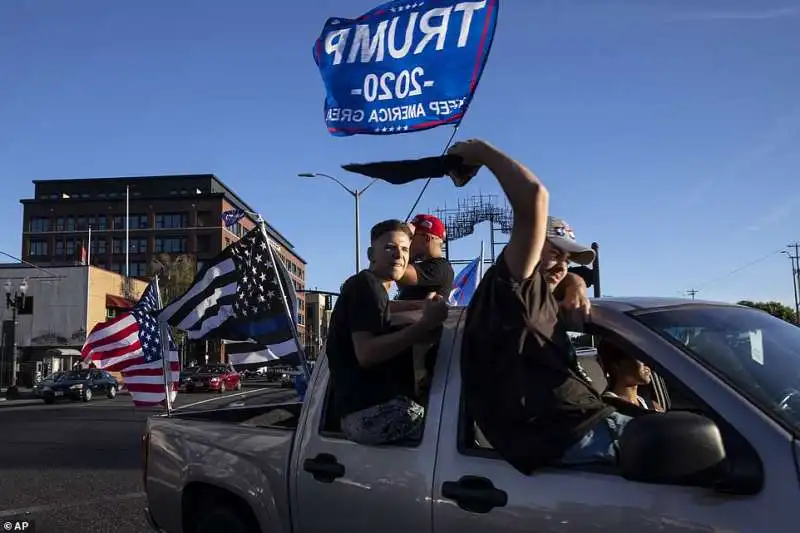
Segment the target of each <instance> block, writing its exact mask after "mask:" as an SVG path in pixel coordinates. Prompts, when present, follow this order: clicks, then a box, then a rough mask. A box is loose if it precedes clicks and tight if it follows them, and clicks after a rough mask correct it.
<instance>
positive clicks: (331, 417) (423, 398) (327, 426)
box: [319, 342, 439, 446]
mask: <svg viewBox="0 0 800 533" xmlns="http://www.w3.org/2000/svg"><path fill="white" fill-rule="evenodd" d="M422 346H424V348H426V349H427V351H426V352H425V358H426V359H427V360H428V361H434V360H435V357H436V354H437V352H438V350H439V343H438V342H437V343H435V344H432V345H431V344H426V345H422ZM417 348H418V347H417ZM399 357H413V350H408V353H407V354H404V355H401V356H399ZM430 368H432V366H431V367H430ZM430 377H432V376H429V378H430ZM334 387H335V385H334V384H333V381H332V380H331V379H329V381H328V384H327V387H326V390H325V401H324V403H323V406H322V416H321V417H320V426H319V433H320V435H321V436H323V437H326V438H334V439H345V436H344V434H343V433H342V427H341V416H340V415H339V414H338V413H337V411H336V408H335V404H334V401H333V394H334ZM427 395H428V392H427V390H426V389H424V388H423V390H422V391H421V392H420V395H419V397H415V398H414V400H415V401H416V402H417V403H419V404H420V405H424V406H427V403H428V402H427ZM421 438H422V436H420V439H414V440H413V441H398V442H395V443H391V444H385V445H384V446H392V445H396V446H409V445H417V444H419V442H420V440H421Z"/></svg>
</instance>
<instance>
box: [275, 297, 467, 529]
mask: <svg viewBox="0 0 800 533" xmlns="http://www.w3.org/2000/svg"><path fill="white" fill-rule="evenodd" d="M459 315H460V313H456V312H451V318H449V319H448V320H447V322H445V327H444V333H443V335H442V340H441V342H440V344H439V352H438V356H437V358H438V360H437V365H436V369H435V371H434V377H433V384H432V387H431V393H430V397H429V402H428V412H427V413H426V420H425V429H424V435H423V437H422V440H421V442H418V443H404V444H392V445H381V446H364V445H361V444H356V443H354V442H351V441H348V440H346V439H344V437H343V436H342V435H341V433H338V432H337V427H336V421H331V420H325V416H324V415H325V413H326V410H325V403H326V400H327V398H328V385H329V372H328V365H327V360H325V359H324V358H323V359H321V360H319V361H318V362H317V367H318V368H316V369H315V371H314V378H313V379H312V384H311V386H312V387H313V389H310V390H311V393H310V394H309V395H308V397H307V398H306V402H307V403H308V405H307V406H306V412H307V413H308V414H307V416H306V418H304V420H303V421H302V422H301V427H302V434H299V435H298V436H297V439H299V442H298V443H297V444H296V445H295V453H294V460H293V465H292V468H293V469H294V470H293V472H294V475H293V478H292V479H293V483H292V484H291V485H290V493H291V495H292V498H293V499H294V502H295V504H294V509H293V512H292V520H293V522H294V525H295V531H297V532H299V533H340V532H342V531H347V532H348V533H375V532H377V531H386V532H396V533H411V532H413V533H432V524H431V512H432V509H431V506H432V502H431V489H432V486H433V471H434V465H435V460H436V441H437V438H438V430H439V419H440V413H441V404H442V401H443V399H444V384H445V380H446V374H447V367H446V365H447V362H448V360H449V355H450V354H449V353H445V352H447V350H448V349H452V346H453V342H452V338H453V333H454V331H455V327H456V325H457V321H458V316H459Z"/></svg>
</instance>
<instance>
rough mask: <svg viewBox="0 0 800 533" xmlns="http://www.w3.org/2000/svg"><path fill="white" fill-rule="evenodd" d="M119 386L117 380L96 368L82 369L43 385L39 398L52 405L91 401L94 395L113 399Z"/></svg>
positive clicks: (71, 371)
mask: <svg viewBox="0 0 800 533" xmlns="http://www.w3.org/2000/svg"><path fill="white" fill-rule="evenodd" d="M119 388H120V384H119V381H117V378H115V377H114V376H112V375H111V374H109V373H108V372H106V371H105V370H98V369H96V368H91V369H90V368H83V369H80V370H70V371H68V372H64V374H63V375H61V376H60V377H59V378H58V379H57V380H55V381H54V382H52V383H51V384H49V385H44V386H43V387H42V391H41V397H42V399H44V403H47V404H52V403H54V402H55V401H56V400H61V399H64V400H73V401H75V400H83V401H84V402H88V401H91V399H92V398H94V396H95V395H96V394H102V395H105V396H106V397H108V398H111V399H113V398H115V397H116V396H117V392H118V391H119Z"/></svg>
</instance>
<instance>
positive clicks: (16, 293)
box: [5, 279, 28, 398]
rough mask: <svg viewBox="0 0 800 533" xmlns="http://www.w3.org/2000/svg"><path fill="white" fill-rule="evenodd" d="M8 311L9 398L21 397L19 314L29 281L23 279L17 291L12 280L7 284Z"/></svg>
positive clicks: (7, 392) (7, 394)
mask: <svg viewBox="0 0 800 533" xmlns="http://www.w3.org/2000/svg"><path fill="white" fill-rule="evenodd" d="M5 290H6V309H11V322H12V326H11V384H10V385H9V387H8V390H7V391H6V397H7V398H13V397H16V396H18V395H19V389H18V388H17V313H18V312H19V311H20V310H21V309H22V306H23V305H24V303H25V293H27V292H28V280H25V279H23V280H22V282H21V283H20V284H19V287H18V288H17V289H16V290H15V289H14V287H13V285H12V283H11V280H7V281H6V283H5Z"/></svg>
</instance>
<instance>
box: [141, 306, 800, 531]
mask: <svg viewBox="0 0 800 533" xmlns="http://www.w3.org/2000/svg"><path fill="white" fill-rule="evenodd" d="M464 315H465V309H464V308H453V309H452V310H451V311H450V315H449V318H448V320H447V321H446V323H445V324H444V328H443V332H442V336H441V339H440V342H439V344H438V346H437V347H435V348H434V349H436V350H437V360H436V366H435V371H434V376H433V381H432V386H431V391H430V397H429V403H428V412H427V415H426V417H427V418H426V422H425V430H424V435H423V437H422V440H421V441H419V442H401V443H397V444H396V445H385V446H376V447H370V446H363V445H359V444H356V443H353V442H350V441H347V440H345V439H344V438H343V437H342V435H341V433H340V432H339V428H338V421H337V420H336V417H335V416H332V415H331V412H330V410H329V409H328V408H327V406H328V399H329V397H330V394H329V393H330V391H329V383H330V379H329V372H328V366H327V363H326V360H325V358H324V357H323V358H321V359H320V360H319V361H318V364H317V366H316V369H315V371H314V373H313V376H312V379H311V382H310V384H309V388H308V394H307V396H306V401H305V402H304V403H302V404H301V403H288V404H275V405H257V406H249V407H239V408H226V409H219V410H211V411H201V412H191V413H190V412H186V413H181V414H173V415H172V416H154V417H152V418H150V419H149V421H148V423H147V426H146V431H145V433H144V435H143V438H142V460H143V468H144V482H145V487H146V492H147V501H148V509H147V511H146V512H147V516H148V519H149V522H150V524H151V526H152V527H153V528H154V529H156V530H159V531H166V532H168V533H178V532H185V533H205V532H214V533H238V532H248V533H249V532H269V533H289V532H295V533H328V532H330V533H339V532H342V531H346V532H348V533H376V532H378V531H386V532H397V533H434V532H435V533H450V532H453V533H455V532H458V533H487V532H494V531H502V532H504V533H512V532H523V531H524V532H532V531H536V532H546V531H549V532H563V533H566V532H581V533H583V532H609V533H619V532H620V531H635V532H637V533H638V532H642V533H644V532H701V531H702V532H712V531H713V532H734V531H735V532H752V533H763V532H766V531H769V532H771V533H779V532H797V531H800V522H799V521H800V519H798V514H797V510H796V509H794V507H793V505H794V504H795V503H797V502H800V481H799V480H800V470H799V469H798V464H800V445H799V444H798V442H797V437H798V433H799V432H800V328H798V327H797V326H794V325H791V324H788V323H786V322H783V321H781V320H778V319H776V318H773V317H771V316H769V315H767V314H766V313H763V312H761V311H758V310H754V309H750V308H745V307H739V306H733V305H727V304H718V303H712V302H701V301H688V300H675V299H643V298H631V299H614V298H611V299H598V300H594V303H593V312H592V325H591V333H592V334H593V335H596V336H599V337H600V338H613V339H615V343H616V344H618V345H619V346H621V347H623V348H624V349H625V350H626V351H629V352H630V355H633V356H635V357H636V358H637V359H639V360H641V361H643V362H645V363H646V364H648V366H650V367H651V368H652V370H653V375H654V379H653V381H652V383H651V386H650V387H649V389H648V390H646V391H642V390H640V394H647V395H649V397H650V399H655V400H657V401H658V403H659V404H661V405H662V406H664V407H665V408H666V410H667V413H665V414H653V415H647V416H641V417H637V418H635V419H634V420H633V421H632V422H631V423H630V424H629V425H628V427H627V429H626V431H625V434H624V436H623V440H622V442H621V450H620V456H619V461H618V464H617V465H602V464H596V465H584V466H579V467H575V466H571V467H559V466H553V467H549V468H543V469H541V470H539V471H537V472H535V473H534V474H533V475H531V476H525V475H522V474H521V473H519V472H518V471H517V470H515V469H514V468H512V467H511V466H510V465H509V464H507V463H506V462H505V461H504V460H502V459H501V458H500V457H499V456H498V455H497V454H496V453H495V452H494V451H493V450H492V448H491V446H490V445H489V444H488V443H487V442H486V441H485V439H483V438H482V436H481V435H480V432H479V431H477V428H476V427H475V425H474V424H473V423H472V422H471V420H470V419H469V418H468V416H467V415H466V413H465V412H464V409H463V403H462V398H461V382H460V357H459V354H460V352H461V337H462V329H463V324H464ZM595 338H597V337H595ZM579 355H580V358H581V361H582V364H583V367H584V369H585V370H586V372H587V374H588V375H589V377H590V378H591V381H592V384H593V385H594V386H595V387H596V388H597V389H598V390H603V389H604V387H605V377H604V374H603V372H602V371H601V370H600V368H599V366H598V364H597V360H596V357H595V352H593V351H592V350H579ZM793 502H794V503H793Z"/></svg>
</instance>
